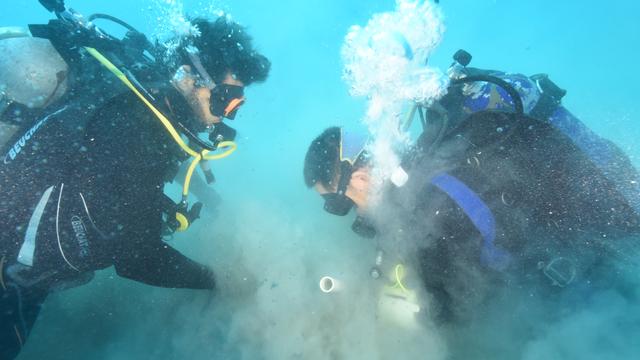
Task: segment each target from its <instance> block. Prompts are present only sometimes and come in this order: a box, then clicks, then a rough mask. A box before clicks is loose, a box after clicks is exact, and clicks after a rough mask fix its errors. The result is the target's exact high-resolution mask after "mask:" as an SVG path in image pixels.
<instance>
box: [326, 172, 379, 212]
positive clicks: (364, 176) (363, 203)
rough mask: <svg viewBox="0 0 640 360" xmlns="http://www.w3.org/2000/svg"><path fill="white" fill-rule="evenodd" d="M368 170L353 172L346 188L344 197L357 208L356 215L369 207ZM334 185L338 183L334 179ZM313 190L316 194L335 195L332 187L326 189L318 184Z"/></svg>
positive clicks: (334, 189)
mask: <svg viewBox="0 0 640 360" xmlns="http://www.w3.org/2000/svg"><path fill="white" fill-rule="evenodd" d="M369 172H370V169H369V168H366V167H365V168H360V169H357V170H355V171H354V172H353V173H352V174H351V180H350V181H349V185H348V186H347V191H346V192H345V195H346V196H347V197H348V198H349V199H351V200H352V201H353V202H354V203H355V204H356V206H357V207H358V209H357V210H358V213H362V212H364V211H365V210H366V209H367V207H368V205H369V189H370V176H369ZM333 183H334V184H337V183H338V180H337V179H335V180H334V181H333ZM315 190H316V192H317V193H318V194H320V195H323V194H330V193H335V192H336V188H335V186H333V187H332V188H327V187H325V186H324V185H322V184H320V183H316V185H315Z"/></svg>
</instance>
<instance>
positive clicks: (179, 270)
mask: <svg viewBox="0 0 640 360" xmlns="http://www.w3.org/2000/svg"><path fill="white" fill-rule="evenodd" d="M114 265H115V268H116V272H117V273H118V275H120V276H122V277H125V278H128V279H131V280H135V281H139V282H142V283H145V284H148V285H153V286H161V287H167V288H188V289H214V288H215V278H214V276H213V272H212V271H211V270H210V269H209V268H208V267H206V266H205V265H202V264H199V263H197V262H195V261H193V260H191V259H189V258H188V257H186V256H184V255H182V254H181V253H180V252H178V251H177V250H176V249H174V248H172V247H171V246H169V245H168V244H166V243H164V242H163V241H156V242H154V243H153V244H144V245H142V246H140V244H139V245H138V246H135V247H133V246H125V247H124V248H122V249H121V250H120V251H119V255H118V256H117V257H116V259H115V263H114Z"/></svg>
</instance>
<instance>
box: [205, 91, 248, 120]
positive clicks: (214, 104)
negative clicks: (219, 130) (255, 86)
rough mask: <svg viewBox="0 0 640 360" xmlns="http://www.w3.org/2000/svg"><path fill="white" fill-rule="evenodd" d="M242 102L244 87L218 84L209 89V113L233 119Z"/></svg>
mask: <svg viewBox="0 0 640 360" xmlns="http://www.w3.org/2000/svg"><path fill="white" fill-rule="evenodd" d="M242 104H244V87H242V86H238V85H229V84H220V85H217V86H216V87H214V88H213V89H212V90H211V113H212V114H213V115H215V116H219V117H225V118H227V119H230V120H233V119H234V118H235V117H236V113H237V112H238V109H239V108H240V106H242Z"/></svg>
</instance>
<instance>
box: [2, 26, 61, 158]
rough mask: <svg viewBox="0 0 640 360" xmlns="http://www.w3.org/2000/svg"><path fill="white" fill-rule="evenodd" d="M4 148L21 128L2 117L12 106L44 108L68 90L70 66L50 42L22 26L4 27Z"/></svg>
mask: <svg viewBox="0 0 640 360" xmlns="http://www.w3.org/2000/svg"><path fill="white" fill-rule="evenodd" d="M0 54H3V56H2V57H0V149H1V148H4V146H5V145H6V143H7V142H8V141H9V140H10V139H11V138H12V137H13V136H14V135H15V134H16V132H17V131H18V130H19V129H20V126H19V125H18V124H14V123H11V122H9V121H4V120H5V118H4V117H3V116H2V115H3V113H4V112H5V110H7V108H8V107H9V105H11V104H12V103H17V104H20V105H23V106H25V107H27V108H30V109H33V108H37V109H39V108H44V107H46V106H47V105H48V104H50V103H53V102H56V101H58V100H59V99H60V98H61V97H62V96H63V95H64V94H65V93H66V92H67V90H68V86H69V84H68V81H67V76H66V74H67V73H68V71H69V66H68V65H67V63H66V62H65V61H64V60H63V59H62V57H61V56H60V55H59V54H58V52H57V51H56V50H55V48H54V47H53V45H51V42H50V41H49V40H46V39H39V38H34V37H32V36H31V33H30V32H29V31H28V30H27V29H24V28H20V27H2V28H0Z"/></svg>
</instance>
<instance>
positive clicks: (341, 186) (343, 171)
mask: <svg viewBox="0 0 640 360" xmlns="http://www.w3.org/2000/svg"><path fill="white" fill-rule="evenodd" d="M352 173H353V167H352V165H351V163H350V162H349V161H348V160H343V161H341V162H340V180H339V181H338V188H337V189H336V193H337V194H338V195H345V193H346V192H347V186H349V182H351V174H352ZM345 196H346V195H345Z"/></svg>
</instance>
